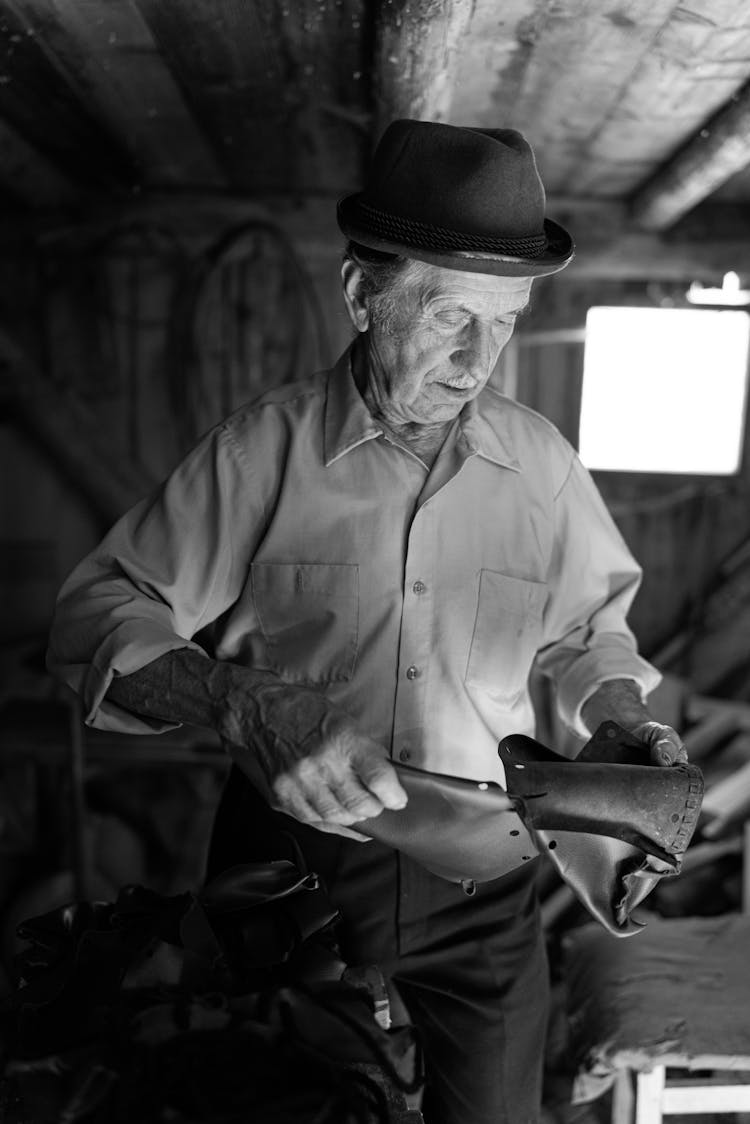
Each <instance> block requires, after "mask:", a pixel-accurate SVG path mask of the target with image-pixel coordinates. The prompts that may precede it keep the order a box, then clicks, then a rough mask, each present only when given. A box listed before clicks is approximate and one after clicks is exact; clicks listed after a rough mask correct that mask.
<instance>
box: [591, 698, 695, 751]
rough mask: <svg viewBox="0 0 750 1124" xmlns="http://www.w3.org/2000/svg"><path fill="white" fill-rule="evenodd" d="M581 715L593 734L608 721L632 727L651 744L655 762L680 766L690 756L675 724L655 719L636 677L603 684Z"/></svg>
mask: <svg viewBox="0 0 750 1124" xmlns="http://www.w3.org/2000/svg"><path fill="white" fill-rule="evenodd" d="M581 717H582V718H583V721H584V722H585V724H586V726H587V727H588V729H589V730H590V731H591V732H592V733H593V732H594V730H596V729H597V727H598V726H599V725H600V724H601V723H602V722H606V721H608V720H611V721H612V722H616V723H617V724H618V726H622V728H623V729H624V730H629V731H630V733H631V734H633V736H634V737H636V738H639V739H640V740H641V741H642V742H643V743H644V745H646V746H648V749H649V754H650V757H651V763H652V764H653V765H663V766H669V765H676V764H678V763H679V762H681V761H687V759H688V758H687V750H686V749H685V746H684V745H683V743H682V739H681V738H680V735H679V734H678V733H677V732H676V731H675V730H673V729H672V727H671V726H664V725H662V723H661V722H655V721H654V720H653V719H652V717H651V715H650V714H649V712H648V710H647V709H646V705H645V703H644V702H643V700H642V699H641V693H640V689H639V687H638V686H637V684H636V683H634V682H633V680H632V679H608V680H606V681H605V682H604V683H601V684H600V685H599V687H598V688H597V690H596V691H595V692H594V694H593V695H591V696H590V697H589V698H588V699H587V700H586V702H585V703H584V704H583V706H582V707H581Z"/></svg>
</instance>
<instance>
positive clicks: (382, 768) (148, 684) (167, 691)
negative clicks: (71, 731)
mask: <svg viewBox="0 0 750 1124" xmlns="http://www.w3.org/2000/svg"><path fill="white" fill-rule="evenodd" d="M107 698H108V700H109V701H110V702H114V703H116V704H117V705H118V706H121V707H123V709H125V710H128V711H130V712H131V713H134V714H140V715H145V716H146V717H151V718H161V719H162V720H166V721H170V722H188V723H190V724H191V725H194V726H206V727H208V728H210V729H213V730H217V731H218V733H219V735H220V736H221V738H222V740H223V742H224V744H225V746H226V748H227V749H228V751H229V753H230V756H231V757H232V760H233V761H234V762H235V763H236V764H237V765H239V767H240V768H241V769H242V770H243V771H244V772H245V773H247V775H248V776H249V777H250V778H251V781H252V782H253V784H257V783H258V774H259V773H260V783H261V785H262V784H263V782H265V785H266V786H267V799H268V800H269V802H271V803H273V806H274V807H277V808H278V809H279V810H280V811H283V812H286V813H287V815H291V816H294V817H295V818H296V819H298V820H301V821H302V822H303V823H316V824H318V825H319V826H320V825H321V824H328V825H332V824H335V825H336V830H338V831H339V832H343V833H344V834H352V837H353V838H355V839H359V840H360V841H361V839H362V836H361V835H358V834H357V833H356V832H354V833H352V832H350V831H349V828H348V827H347V826H346V825H351V824H354V823H356V822H357V821H358V820H364V819H368V818H371V817H373V816H377V815H379V814H380V812H382V810H383V808H384V807H387V808H402V807H403V806H404V805H405V804H406V793H405V792H404V790H403V788H402V787H401V784H400V783H399V780H398V777H397V776H396V773H395V772H394V770H393V767H392V766H391V764H390V763H389V761H388V760H387V753H386V751H385V749H384V747H383V746H382V745H379V744H378V743H376V742H375V741H373V740H372V739H371V738H370V737H369V736H367V735H366V734H363V733H362V732H361V731H359V730H358V728H357V727H356V725H355V724H354V723H353V722H352V720H351V719H350V718H349V716H348V715H347V714H346V713H345V712H344V711H342V710H340V709H339V708H338V707H336V706H334V705H333V704H332V703H331V702H329V700H328V699H327V698H326V695H325V693H324V692H323V691H319V690H315V689H313V688H309V687H303V686H298V685H296V684H290V683H285V682H284V681H283V680H282V679H280V678H279V676H277V675H274V674H273V672H270V671H254V670H252V669H250V668H245V667H240V666H239V665H238V664H233V663H225V662H223V661H217V660H211V659H208V658H207V657H205V656H203V655H201V653H200V652H196V651H195V650H194V649H192V648H180V649H178V650H177V651H174V652H167V653H166V655H163V656H160V657H159V658H158V659H156V660H154V661H153V662H152V663H150V664H147V665H146V666H145V667H143V668H141V669H140V671H135V672H133V673H132V674H131V675H124V676H121V677H119V678H116V679H113V680H112V683H111V684H110V687H109V690H108V691H107Z"/></svg>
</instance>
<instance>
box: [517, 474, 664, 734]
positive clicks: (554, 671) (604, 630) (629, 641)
mask: <svg viewBox="0 0 750 1124" xmlns="http://www.w3.org/2000/svg"><path fill="white" fill-rule="evenodd" d="M554 542H555V546H554V549H553V553H552V558H551V563H550V568H549V572H548V576H547V581H548V588H549V598H548V602H547V606H546V609H545V614H544V644H543V646H542V648H541V649H540V651H539V654H538V656H537V665H538V667H539V668H540V670H541V671H542V672H543V673H544V674H545V675H547V676H549V678H551V679H552V680H553V682H554V683H555V685H556V694H557V706H558V710H559V713H560V717H561V718H562V720H563V721H564V722H565V724H566V725H567V726H569V727H570V728H571V729H573V730H575V732H576V733H578V734H580V735H582V736H584V737H586V736H588V731H587V729H586V727H585V726H584V725H583V723H582V721H581V707H582V706H583V704H584V703H585V702H586V700H587V699H588V698H590V696H591V695H593V693H594V692H595V691H596V689H597V688H598V687H599V686H600V685H601V684H602V683H604V682H606V681H607V680H611V679H632V680H634V681H635V682H636V683H637V684H638V686H639V687H640V690H641V693H642V695H643V697H644V698H645V696H646V695H648V694H649V693H650V692H651V691H652V690H653V689H654V687H656V686H657V684H658V683H659V681H660V679H661V676H660V674H659V672H658V671H657V670H656V669H655V668H654V667H652V665H651V664H650V663H648V662H647V661H646V660H645V659H643V658H642V657H641V656H639V655H638V652H637V645H636V641H635V637H634V636H633V633H632V631H631V630H630V628H629V626H628V624H627V614H628V611H629V609H630V606H631V604H632V602H633V599H634V597H635V595H636V593H637V591H638V587H639V585H640V582H641V576H642V574H641V570H640V567H639V566H638V565H637V563H636V562H635V560H634V559H633V557H632V555H631V554H630V551H629V550H628V548H627V546H626V544H625V542H624V540H623V538H622V536H621V535H620V532H619V531H618V530H617V527H616V526H615V524H614V522H613V520H612V518H611V516H610V515H609V512H608V511H607V509H606V507H605V505H604V502H603V500H602V498H601V496H600V494H599V492H598V491H597V489H596V487H595V485H594V483H593V481H592V480H591V477H590V476H589V474H588V472H587V471H586V469H585V468H584V467H583V465H582V464H581V463H580V461H579V460H578V458H577V457H574V459H573V461H572V462H571V466H570V471H569V473H568V475H567V478H566V480H565V483H564V484H563V486H562V488H561V489H560V491H559V493H558V495H557V497H556V500H555V534H554Z"/></svg>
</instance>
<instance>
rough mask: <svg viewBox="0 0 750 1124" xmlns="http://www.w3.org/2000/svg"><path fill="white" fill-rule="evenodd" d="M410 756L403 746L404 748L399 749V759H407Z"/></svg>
mask: <svg viewBox="0 0 750 1124" xmlns="http://www.w3.org/2000/svg"><path fill="white" fill-rule="evenodd" d="M410 757H411V753H410V752H409V750H408V749H406V748H405V747H404V749H402V750H401V752H400V753H399V755H398V759H399V761H408V760H409V758H410Z"/></svg>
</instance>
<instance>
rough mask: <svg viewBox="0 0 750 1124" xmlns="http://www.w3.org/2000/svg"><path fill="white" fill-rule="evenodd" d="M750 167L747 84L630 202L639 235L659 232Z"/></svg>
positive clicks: (749, 105) (749, 91) (748, 91)
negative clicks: (640, 231) (639, 229)
mask: <svg viewBox="0 0 750 1124" xmlns="http://www.w3.org/2000/svg"><path fill="white" fill-rule="evenodd" d="M748 164H750V82H748V83H747V84H746V85H745V86H743V87H742V89H741V90H740V91H739V92H738V93H737V94H735V95H734V97H733V98H732V99H731V101H730V102H729V103H728V104H727V105H726V106H724V108H723V109H721V110H720V111H719V112H718V113H716V114H715V115H714V116H713V117H712V118H711V119H710V120H709V121H707V122H706V124H705V125H704V126H703V128H702V129H700V131H699V132H698V133H697V134H696V135H695V136H694V137H693V138H692V140H691V141H689V142H688V144H687V145H685V146H684V147H683V148H681V149H680V150H679V151H678V152H677V153H676V154H675V156H673V158H672V159H671V160H670V161H669V162H668V163H667V164H665V165H664V166H663V167H662V168H661V169H660V170H659V171H658V172H657V173H656V175H655V176H653V177H652V178H651V179H650V180H649V181H648V182H647V183H646V184H645V185H644V186H643V187H642V188H641V189H640V191H638V192H637V193H636V194H635V195H634V196H633V198H632V200H631V207H630V216H631V220H632V221H633V222H634V223H635V225H636V226H638V227H640V228H641V229H642V230H650V231H663V230H668V229H669V228H670V227H671V226H673V225H674V224H675V223H676V222H677V220H678V219H680V218H681V217H682V216H683V215H685V214H687V212H688V211H690V210H692V209H693V207H695V206H696V205H697V204H698V203H701V202H702V201H703V200H704V199H707V198H708V196H709V195H711V194H712V193H713V192H714V191H716V189H717V188H718V187H721V185H722V184H724V183H726V182H727V180H729V179H731V177H732V176H733V175H735V173H737V172H740V171H742V169H743V168H745V167H747V165H748Z"/></svg>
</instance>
